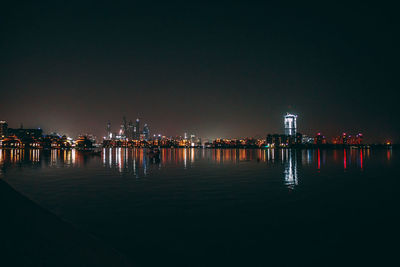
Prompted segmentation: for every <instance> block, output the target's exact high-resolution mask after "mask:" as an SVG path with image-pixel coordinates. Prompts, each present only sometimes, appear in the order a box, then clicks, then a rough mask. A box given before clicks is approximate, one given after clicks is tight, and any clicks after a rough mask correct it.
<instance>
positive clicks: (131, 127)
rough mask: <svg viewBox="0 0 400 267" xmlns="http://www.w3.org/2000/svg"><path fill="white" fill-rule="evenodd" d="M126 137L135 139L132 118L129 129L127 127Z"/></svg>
mask: <svg viewBox="0 0 400 267" xmlns="http://www.w3.org/2000/svg"><path fill="white" fill-rule="evenodd" d="M126 137H128V138H129V139H133V138H134V126H133V122H132V121H131V120H130V121H129V123H128V129H127V134H126Z"/></svg>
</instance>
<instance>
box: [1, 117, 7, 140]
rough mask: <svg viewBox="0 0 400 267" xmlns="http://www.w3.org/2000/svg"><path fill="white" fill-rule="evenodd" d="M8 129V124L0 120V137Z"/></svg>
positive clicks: (4, 134) (3, 135)
mask: <svg viewBox="0 0 400 267" xmlns="http://www.w3.org/2000/svg"><path fill="white" fill-rule="evenodd" d="M7 131H8V124H7V122H6V121H0V138H2V137H6V136H7Z"/></svg>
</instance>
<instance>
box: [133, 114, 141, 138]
mask: <svg viewBox="0 0 400 267" xmlns="http://www.w3.org/2000/svg"><path fill="white" fill-rule="evenodd" d="M134 131H135V139H136V140H139V139H140V121H139V118H137V119H136V125H135V128H134Z"/></svg>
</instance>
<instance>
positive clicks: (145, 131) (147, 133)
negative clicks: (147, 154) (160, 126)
mask: <svg viewBox="0 0 400 267" xmlns="http://www.w3.org/2000/svg"><path fill="white" fill-rule="evenodd" d="M143 135H144V140H146V141H147V140H149V136H150V129H149V126H148V125H147V123H146V124H145V125H144V126H143Z"/></svg>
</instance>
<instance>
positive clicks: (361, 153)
mask: <svg viewBox="0 0 400 267" xmlns="http://www.w3.org/2000/svg"><path fill="white" fill-rule="evenodd" d="M360 167H361V170H362V169H363V152H362V150H361V149H360Z"/></svg>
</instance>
